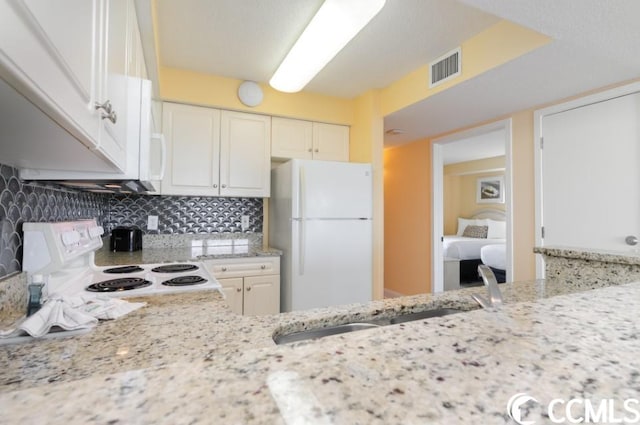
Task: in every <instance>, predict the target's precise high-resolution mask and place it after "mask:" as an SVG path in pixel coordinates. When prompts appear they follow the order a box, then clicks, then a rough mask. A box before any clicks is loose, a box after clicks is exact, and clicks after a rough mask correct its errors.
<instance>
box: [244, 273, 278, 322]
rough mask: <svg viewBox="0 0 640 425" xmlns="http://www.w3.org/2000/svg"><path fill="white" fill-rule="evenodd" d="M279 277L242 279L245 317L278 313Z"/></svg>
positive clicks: (249, 277) (248, 277)
mask: <svg viewBox="0 0 640 425" xmlns="http://www.w3.org/2000/svg"><path fill="white" fill-rule="evenodd" d="M279 277H280V276H279V275H268V276H247V277H245V278H244V309H243V314H244V315H245V316H264V315H267V314H278V313H280V279H279Z"/></svg>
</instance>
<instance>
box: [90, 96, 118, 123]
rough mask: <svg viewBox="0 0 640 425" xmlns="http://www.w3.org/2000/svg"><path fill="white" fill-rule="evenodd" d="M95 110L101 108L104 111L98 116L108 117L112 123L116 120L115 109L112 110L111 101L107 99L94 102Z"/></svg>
mask: <svg viewBox="0 0 640 425" xmlns="http://www.w3.org/2000/svg"><path fill="white" fill-rule="evenodd" d="M94 107H95V108H96V110H100V109H102V110H103V111H104V112H103V113H101V114H100V117H101V118H102V119H103V120H104V119H108V120H109V121H111V122H112V123H114V124H115V123H116V121H117V120H118V115H116V111H114V110H113V106H112V105H111V101H109V100H107V101H106V102H104V103H99V102H96V103H95V104H94Z"/></svg>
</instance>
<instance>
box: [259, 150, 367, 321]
mask: <svg viewBox="0 0 640 425" xmlns="http://www.w3.org/2000/svg"><path fill="white" fill-rule="evenodd" d="M371 174H372V171H371V165H370V164H356V163H347V162H333V161H315V160H297V159H294V160H290V161H288V162H286V163H284V164H281V165H279V166H277V167H275V168H274V169H273V170H272V171H271V198H270V199H269V244H270V245H271V246H272V247H274V248H278V249H280V250H282V251H283V258H282V264H281V278H282V281H281V290H280V294H281V295H280V301H281V302H280V305H281V310H282V311H283V312H285V311H294V310H306V309H310V308H316V307H328V306H334V305H340V304H349V303H360V302H368V301H371V298H372V280H373V279H372V253H373V247H372V240H373V239H372V230H373V229H372V221H371V217H372V202H373V196H372V177H371Z"/></svg>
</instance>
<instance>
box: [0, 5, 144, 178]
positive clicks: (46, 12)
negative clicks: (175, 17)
mask: <svg viewBox="0 0 640 425" xmlns="http://www.w3.org/2000/svg"><path fill="white" fill-rule="evenodd" d="M130 1H132V0H111V1H108V0H66V1H65V3H64V7H61V5H60V3H59V2H55V1H50V0H8V1H3V2H0V77H2V78H3V79H4V80H5V81H6V82H8V83H9V84H10V85H11V86H12V87H13V88H14V89H16V90H17V91H18V92H19V93H20V94H22V95H23V96H25V97H26V98H27V99H29V100H30V101H31V102H32V103H33V104H34V105H35V106H37V107H38V108H39V109H40V110H42V111H43V112H44V113H45V114H47V115H48V116H49V117H50V118H52V119H53V120H54V121H55V122H56V123H57V124H58V125H60V126H61V127H62V128H64V129H65V130H66V131H67V132H68V133H69V134H71V135H72V136H73V137H74V138H75V139H77V141H78V142H79V143H81V144H83V145H85V146H86V147H88V148H89V149H91V151H92V152H93V155H96V156H97V157H98V158H100V159H101V162H97V163H96V162H95V161H94V162H93V163H91V168H90V170H91V171H105V172H109V171H120V170H122V169H123V167H124V165H125V149H124V144H125V143H126V142H125V139H124V134H125V130H124V129H125V128H126V116H127V111H126V109H125V108H126V84H125V83H124V77H125V73H126V71H125V69H126V67H125V62H126V49H127V42H128V38H127V33H128V32H127V22H128V19H129V18H128V13H129V10H128V7H129V6H128V3H129V2H130ZM96 104H98V105H104V107H103V108H100V109H96V107H95V105H96ZM38 143H40V145H41V146H39V148H40V149H41V150H40V155H41V157H42V159H41V160H34V161H32V162H31V164H32V165H33V166H34V167H44V166H48V168H51V169H69V170H72V169H76V170H83V168H82V167H83V166H84V165H83V161H80V160H79V159H80V158H81V157H82V156H83V155H84V153H83V152H82V151H81V150H76V151H72V150H71V149H69V152H68V155H67V157H68V158H69V160H68V163H51V164H47V149H49V150H51V149H55V148H54V144H53V143H52V142H51V141H48V142H47V141H38ZM65 143H66V142H65ZM65 143H63V144H65ZM76 155H77V156H76ZM52 156H55V155H52ZM87 171H88V170H87Z"/></svg>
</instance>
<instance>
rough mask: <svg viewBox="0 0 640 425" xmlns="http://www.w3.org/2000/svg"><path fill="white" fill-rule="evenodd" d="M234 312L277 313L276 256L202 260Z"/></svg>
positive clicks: (278, 281)
mask: <svg viewBox="0 0 640 425" xmlns="http://www.w3.org/2000/svg"><path fill="white" fill-rule="evenodd" d="M205 264H206V266H207V268H208V269H209V272H211V273H212V274H213V275H214V276H215V278H216V279H217V280H218V282H220V285H221V286H222V291H223V292H224V294H225V296H226V297H227V303H228V304H229V307H230V308H231V310H232V311H233V312H234V313H237V314H242V315H245V316H262V315H268V314H277V313H280V258H279V257H255V258H231V259H220V260H206V261H205Z"/></svg>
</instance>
